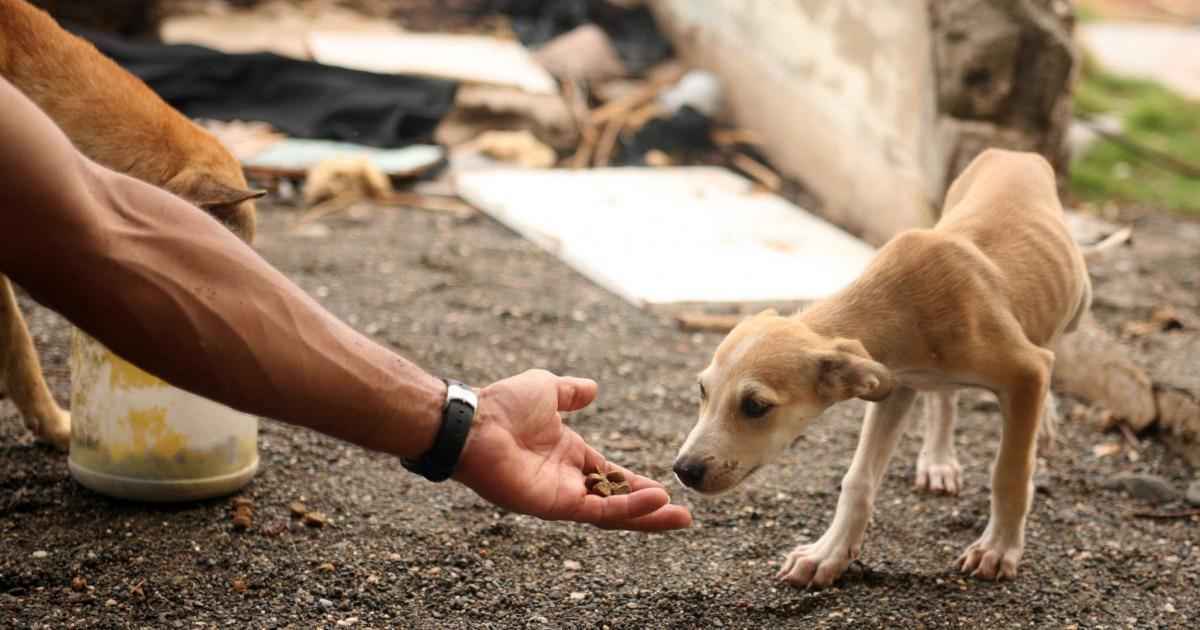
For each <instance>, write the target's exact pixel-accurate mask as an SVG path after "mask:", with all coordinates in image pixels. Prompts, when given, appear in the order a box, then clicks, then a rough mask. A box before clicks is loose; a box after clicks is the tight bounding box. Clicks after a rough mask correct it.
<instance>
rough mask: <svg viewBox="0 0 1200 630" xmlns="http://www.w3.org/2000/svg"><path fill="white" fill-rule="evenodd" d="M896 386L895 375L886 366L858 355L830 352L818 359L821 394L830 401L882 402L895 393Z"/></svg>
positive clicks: (818, 391)
mask: <svg viewBox="0 0 1200 630" xmlns="http://www.w3.org/2000/svg"><path fill="white" fill-rule="evenodd" d="M860 347H861V346H860ZM864 354H865V351H864ZM893 385H894V384H893V380H892V373H891V372H890V371H889V370H888V369H887V368H886V367H884V365H883V364H882V363H879V362H878V361H874V360H872V359H869V358H866V357H863V356H860V355H859V354H858V353H855V352H845V351H839V352H830V353H826V354H824V355H823V356H821V357H820V358H819V359H817V395H819V396H821V397H822V398H824V399H826V400H832V401H842V400H849V399H851V398H862V399H863V400H870V401H879V400H883V399H884V398H887V397H888V394H891V393H892V387H893Z"/></svg>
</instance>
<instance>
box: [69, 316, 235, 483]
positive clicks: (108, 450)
mask: <svg viewBox="0 0 1200 630" xmlns="http://www.w3.org/2000/svg"><path fill="white" fill-rule="evenodd" d="M71 407H72V408H71V413H72V427H71V454H70V457H69V465H70V468H71V474H72V476H74V477H75V478H76V479H77V480H79V482H80V483H82V484H83V485H85V486H87V487H89V488H92V489H94V490H97V491H99V492H102V493H104V494H109V495H112V496H117V497H123V498H132V499H140V500H150V501H180V500H191V499H197V498H205V497H211V496H219V495H222V494H228V493H230V492H233V491H235V490H237V489H238V488H241V487H242V486H244V485H245V484H246V483H248V482H249V481H250V480H251V479H252V478H253V477H254V474H255V472H256V471H257V469H258V439H257V438H258V419H257V418H255V417H254V416H251V415H248V414H243V413H240V412H237V411H234V410H232V409H230V408H228V407H225V406H223V405H220V404H218V403H215V402H212V401H210V400H207V399H204V398H202V397H199V396H195V395H193V394H189V393H188V392H186V391H183V390H180V389H177V388H174V387H172V386H171V385H170V384H168V383H167V382H166V381H163V380H162V379H160V378H158V377H156V376H154V375H152V374H150V373H148V372H146V371H144V370H142V369H140V368H138V367H136V366H135V365H133V364H132V363H129V362H128V361H126V360H124V359H122V358H121V357H119V356H117V355H116V354H114V353H113V352H112V351H110V350H108V348H106V347H104V346H103V345H102V344H100V343H99V342H97V341H95V340H94V339H91V338H90V337H88V336H87V335H86V334H85V333H83V332H82V331H79V330H76V331H75V334H74V339H73V343H72V353H71Z"/></svg>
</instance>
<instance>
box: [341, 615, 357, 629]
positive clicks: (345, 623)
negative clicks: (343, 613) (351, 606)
mask: <svg viewBox="0 0 1200 630" xmlns="http://www.w3.org/2000/svg"><path fill="white" fill-rule="evenodd" d="M356 623H358V617H346V618H345V619H339V620H338V622H337V625H338V627H339V628H349V627H350V626H353V625H354V624H356Z"/></svg>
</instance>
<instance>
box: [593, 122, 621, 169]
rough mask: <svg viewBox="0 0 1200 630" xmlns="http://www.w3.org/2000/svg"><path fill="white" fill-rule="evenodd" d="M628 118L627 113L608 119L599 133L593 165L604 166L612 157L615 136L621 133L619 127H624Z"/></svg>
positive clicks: (615, 145) (615, 144)
mask: <svg viewBox="0 0 1200 630" xmlns="http://www.w3.org/2000/svg"><path fill="white" fill-rule="evenodd" d="M628 120H629V115H628V114H625V115H621V116H618V117H616V118H613V119H611V120H609V121H608V124H607V125H606V126H605V127H604V132H603V133H601V134H600V142H599V144H598V145H597V146H596V159H595V161H594V162H593V166H595V167H597V168H604V167H605V166H608V161H609V160H610V159H612V154H613V150H614V149H615V148H616V147H617V138H618V137H620V135H621V129H623V128H624V127H625V123H626V121H628Z"/></svg>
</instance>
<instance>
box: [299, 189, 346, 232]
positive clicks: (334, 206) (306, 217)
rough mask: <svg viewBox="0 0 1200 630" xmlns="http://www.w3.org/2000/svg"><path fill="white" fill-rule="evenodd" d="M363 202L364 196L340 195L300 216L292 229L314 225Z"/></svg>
mask: <svg viewBox="0 0 1200 630" xmlns="http://www.w3.org/2000/svg"><path fill="white" fill-rule="evenodd" d="M361 200H362V196H361V195H357V194H350V195H339V196H337V197H333V198H330V199H326V200H325V201H322V202H321V203H318V204H317V205H315V206H313V207H311V208H309V209H308V212H305V213H304V214H302V215H300V217H299V218H297V219H296V220H295V221H294V222H293V223H292V228H293V229H295V228H298V227H300V226H302V225H305V224H307V223H312V222H313V221H316V220H317V219H322V218H325V217H327V216H329V215H331V214H336V213H338V212H341V211H342V210H345V209H347V208H349V207H350V206H353V205H354V204H355V203H357V202H359V201H361Z"/></svg>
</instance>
